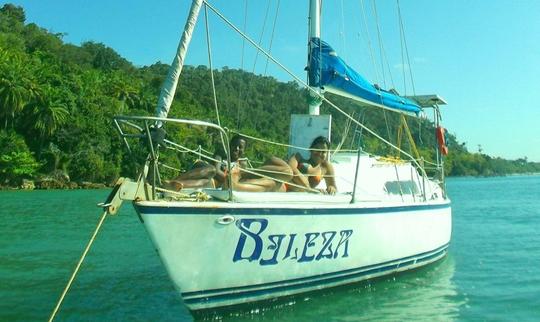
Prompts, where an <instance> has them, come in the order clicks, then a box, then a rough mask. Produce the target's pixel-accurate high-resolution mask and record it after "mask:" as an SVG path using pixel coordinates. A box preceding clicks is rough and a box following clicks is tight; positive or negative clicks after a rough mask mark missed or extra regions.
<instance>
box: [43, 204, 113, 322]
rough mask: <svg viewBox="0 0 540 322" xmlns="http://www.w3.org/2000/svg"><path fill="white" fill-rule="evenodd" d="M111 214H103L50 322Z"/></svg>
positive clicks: (106, 212)
mask: <svg viewBox="0 0 540 322" xmlns="http://www.w3.org/2000/svg"><path fill="white" fill-rule="evenodd" d="M108 213H109V212H108V211H107V210H105V212H103V215H101V219H100V220H99V223H98V225H97V227H96V229H95V230H94V234H93V235H92V238H90V241H89V242H88V245H86V248H85V250H84V252H83V254H82V256H81V259H79V262H78V263H77V266H76V267H75V270H74V271H73V274H71V278H70V279H69V281H68V283H67V285H66V287H65V288H64V291H63V292H62V295H61V296H60V299H59V300H58V303H57V304H56V307H55V308H54V310H53V312H52V314H51V317H50V318H49V322H52V321H53V320H54V318H55V316H56V313H58V309H60V306H61V305H62V302H63V301H64V297H65V296H66V294H67V292H68V291H69V288H70V287H71V284H72V283H73V281H74V280H75V277H76V276H77V273H78V272H79V269H80V268H81V265H82V262H83V261H84V259H85V258H86V254H88V251H89V250H90V247H92V244H93V243H94V240H95V239H96V236H97V234H98V232H99V229H100V228H101V225H102V224H103V222H104V221H105V218H106V217H107V214H108Z"/></svg>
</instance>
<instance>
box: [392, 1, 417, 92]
mask: <svg viewBox="0 0 540 322" xmlns="http://www.w3.org/2000/svg"><path fill="white" fill-rule="evenodd" d="M396 1H397V8H398V14H399V23H400V29H401V33H402V34H403V45H404V46H405V55H406V57H407V64H408V66H409V76H410V78H411V86H412V91H413V95H416V89H415V87H414V78H413V72H412V65H411V59H410V56H409V48H408V46H407V37H406V36H405V26H404V23H403V17H402V15H401V6H400V5H399V0H396Z"/></svg>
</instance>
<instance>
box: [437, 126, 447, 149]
mask: <svg viewBox="0 0 540 322" xmlns="http://www.w3.org/2000/svg"><path fill="white" fill-rule="evenodd" d="M445 134H446V129H445V128H444V127H442V126H438V127H437V128H435V136H436V137H437V143H438V144H439V150H440V151H441V153H442V155H447V154H448V147H447V146H446V139H445V136H446V135H445Z"/></svg>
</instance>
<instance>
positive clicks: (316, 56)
mask: <svg viewBox="0 0 540 322" xmlns="http://www.w3.org/2000/svg"><path fill="white" fill-rule="evenodd" d="M309 85H310V86H313V87H319V88H324V87H329V91H331V88H334V89H337V90H338V91H341V92H345V93H347V94H349V95H350V96H354V97H358V98H360V99H363V100H366V101H369V102H372V103H374V104H376V105H383V106H385V107H388V108H391V109H396V110H400V111H405V112H411V113H415V114H418V113H419V112H420V111H421V108H420V106H418V104H416V103H415V102H413V101H412V100H410V99H407V98H404V97H401V96H399V95H396V94H394V93H392V92H389V91H385V90H383V89H380V88H377V87H375V86H374V85H373V84H371V83H370V82H368V81H367V80H366V79H364V78H363V77H362V76H361V75H360V74H358V73H357V72H355V71H354V70H353V69H352V68H351V67H349V65H347V63H345V61H343V59H341V58H339V57H338V56H337V54H336V52H335V51H334V49H332V47H330V45H328V44H327V43H326V42H324V41H321V40H320V39H319V38H311V63H310V66H309Z"/></svg>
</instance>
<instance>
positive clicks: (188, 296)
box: [182, 244, 448, 305]
mask: <svg viewBox="0 0 540 322" xmlns="http://www.w3.org/2000/svg"><path fill="white" fill-rule="evenodd" d="M447 248H448V244H446V245H444V246H441V247H439V248H437V249H435V250H432V251H429V252H425V253H421V254H417V255H413V256H408V257H404V258H401V259H396V260H392V261H388V262H384V263H379V264H374V265H368V266H363V267H358V268H353V269H348V270H344V271H339V272H333V273H327V274H321V275H318V276H315V277H313V276H312V277H304V278H297V279H292V280H286V281H279V282H272V283H265V284H258V285H251V286H241V287H232V288H223V289H214V290H205V291H196V292H184V293H182V297H183V299H184V302H185V303H186V304H188V305H189V304H207V303H208V304H209V303H212V302H221V301H229V300H237V299H242V298H249V297H256V296H261V295H266V294H272V293H279V292H283V291H294V290H301V289H305V288H311V287H314V286H323V285H328V284H332V283H336V282H341V284H346V283H347V281H348V280H355V279H358V278H361V277H362V276H366V275H371V274H377V273H382V272H388V271H392V270H395V269H397V268H401V267H407V266H410V265H413V264H415V263H416V264H418V263H422V262H426V261H429V260H432V259H435V258H437V257H443V256H444V255H445V254H446V251H447ZM404 261H405V262H404ZM290 283H294V285H284V284H290ZM253 288H256V289H253ZM261 288H263V289H261ZM213 293H214V294H215V293H221V294H215V295H212V294H213Z"/></svg>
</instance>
